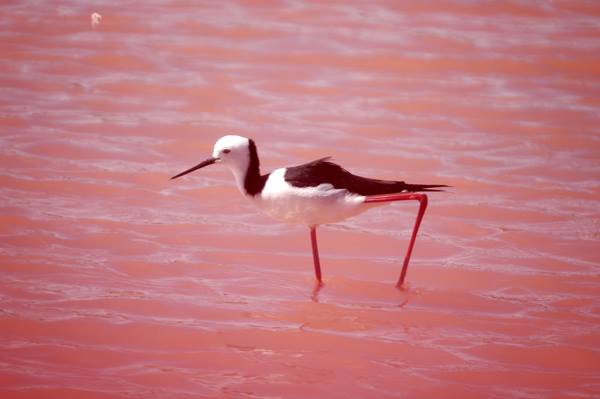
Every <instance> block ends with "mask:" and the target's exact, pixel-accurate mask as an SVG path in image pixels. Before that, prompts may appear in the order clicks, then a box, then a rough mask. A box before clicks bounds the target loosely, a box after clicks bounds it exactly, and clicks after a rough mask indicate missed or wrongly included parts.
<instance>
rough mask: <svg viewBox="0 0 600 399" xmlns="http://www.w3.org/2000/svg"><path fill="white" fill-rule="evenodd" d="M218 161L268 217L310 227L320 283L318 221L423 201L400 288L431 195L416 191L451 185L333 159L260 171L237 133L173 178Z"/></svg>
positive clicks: (250, 143) (249, 143)
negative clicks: (371, 174) (377, 172)
mask: <svg viewBox="0 0 600 399" xmlns="http://www.w3.org/2000/svg"><path fill="white" fill-rule="evenodd" d="M214 163H223V164H225V165H227V166H228V167H229V169H231V171H232V172H233V176H234V177H235V181H236V183H237V186H238V188H239V190H240V191H241V193H242V194H243V195H244V196H245V197H246V198H248V199H250V200H251V201H252V202H253V203H254V204H256V205H257V206H258V207H259V208H260V209H262V210H263V211H265V212H266V213H267V214H268V215H270V216H272V217H274V218H276V219H279V220H282V221H284V222H290V223H300V224H304V225H306V226H308V227H309V228H310V239H311V244H312V253H313V261H314V267H315V277H316V279H317V281H318V282H319V283H321V281H322V279H321V264H320V262H319V250H318V247H317V227H318V226H319V225H321V224H325V223H334V222H338V221H340V220H344V219H346V218H348V217H351V216H354V215H357V214H359V213H361V212H364V211H366V210H367V209H370V208H371V207H373V206H376V205H381V204H384V203H387V202H392V201H406V200H416V201H419V204H420V206H419V212H418V214H417V219H416V221H415V225H414V227H413V232H412V236H411V239H410V243H409V245H408V250H407V252H406V256H405V258H404V264H403V266H402V272H401V274H400V278H399V279H398V283H397V285H398V286H401V285H402V283H403V282H404V278H405V276H406V270H407V268H408V262H409V260H410V254H411V252H412V249H413V246H414V244H415V239H416V237H417V232H418V230H419V226H420V224H421V220H422V218H423V214H424V213H425V209H426V208H427V195H426V194H421V193H417V192H418V191H421V192H423V191H440V190H439V188H442V187H448V186H446V185H442V184H407V183H404V182H403V181H389V180H377V179H370V178H367V177H361V176H356V175H353V174H352V173H350V172H348V171H347V170H345V169H343V168H342V167H341V166H339V165H337V164H335V163H333V162H331V161H329V158H321V159H317V160H316V161H313V162H309V163H306V164H303V165H298V166H291V167H287V168H279V169H275V170H274V171H272V172H271V173H268V174H266V175H261V174H260V161H259V159H258V153H257V150H256V144H255V143H254V140H252V139H249V138H246V137H241V136H233V135H229V136H223V137H221V138H220V139H219V140H217V142H216V143H215V146H214V150H213V154H212V157H210V158H208V159H207V160H205V161H203V162H200V163H199V164H198V165H196V166H194V167H192V168H190V169H188V170H186V171H184V172H181V173H179V174H178V175H175V176H173V177H172V178H171V179H176V178H178V177H180V176H183V175H185V174H188V173H190V172H193V171H195V170H197V169H200V168H203V167H205V166H208V165H211V164H214Z"/></svg>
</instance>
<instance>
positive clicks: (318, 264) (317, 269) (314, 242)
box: [310, 226, 322, 283]
mask: <svg viewBox="0 0 600 399" xmlns="http://www.w3.org/2000/svg"><path fill="white" fill-rule="evenodd" d="M310 243H311V244H312V253H313V261H314V263H315V277H316V278H317V281H318V282H319V283H321V281H322V280H321V262H319V248H318V247H317V226H310Z"/></svg>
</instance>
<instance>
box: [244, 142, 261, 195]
mask: <svg viewBox="0 0 600 399" xmlns="http://www.w3.org/2000/svg"><path fill="white" fill-rule="evenodd" d="M248 149H249V154H248V155H249V162H248V168H247V169H246V176H244V193H245V194H246V195H249V196H251V197H254V196H255V195H256V194H258V193H260V192H261V191H262V189H263V187H264V185H265V180H266V179H265V178H264V177H263V176H261V175H260V160H259V159H258V152H257V150H256V144H254V140H252V139H250V143H249V147H248Z"/></svg>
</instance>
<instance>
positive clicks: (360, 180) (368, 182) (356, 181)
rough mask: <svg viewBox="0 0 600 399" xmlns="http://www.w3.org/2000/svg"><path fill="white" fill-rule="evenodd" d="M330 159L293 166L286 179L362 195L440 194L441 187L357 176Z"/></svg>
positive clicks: (299, 183) (305, 185) (300, 183)
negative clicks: (421, 192) (418, 192)
mask: <svg viewBox="0 0 600 399" xmlns="http://www.w3.org/2000/svg"><path fill="white" fill-rule="evenodd" d="M329 159H330V157H326V158H321V159H317V160H316V161H312V162H309V163H305V164H303V165H298V166H292V167H289V168H287V169H286V171H285V180H286V181H287V182H288V183H290V184H292V185H294V186H296V187H315V186H318V185H319V184H331V185H332V186H333V187H334V188H337V189H346V190H348V191H350V192H352V193H357V194H360V195H378V194H393V193H400V192H402V191H411V192H414V191H440V190H435V188H439V187H447V186H445V185H438V184H433V185H432V184H406V183H405V182H403V181H392V180H378V179H370V178H368V177H362V176H357V175H353V174H352V173H350V172H348V171H347V170H346V169H344V168H342V167H341V166H340V165H338V164H335V163H333V162H330V161H329Z"/></svg>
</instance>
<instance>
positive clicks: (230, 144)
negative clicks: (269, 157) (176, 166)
mask: <svg viewBox="0 0 600 399" xmlns="http://www.w3.org/2000/svg"><path fill="white" fill-rule="evenodd" d="M252 156H256V146H255V145H254V141H252V140H251V139H249V138H246V137H242V136H234V135H228V136H223V137H221V138H220V139H219V140H217V142H216V143H215V146H214V148H213V153H212V157H210V158H208V159H206V160H204V161H202V162H200V163H199V164H198V165H196V166H194V167H191V168H190V169H188V170H185V171H183V172H181V173H179V174H177V175H175V176H173V177H172V178H171V179H176V178H178V177H181V176H183V175H186V174H188V173H190V172H193V171H195V170H198V169H200V168H203V167H205V166H208V165H212V164H214V163H223V164H225V165H227V166H228V167H229V168H230V169H231V170H232V171H233V173H234V174H235V175H236V177H237V175H242V174H245V172H246V171H247V170H248V167H249V165H250V160H251V158H252Z"/></svg>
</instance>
